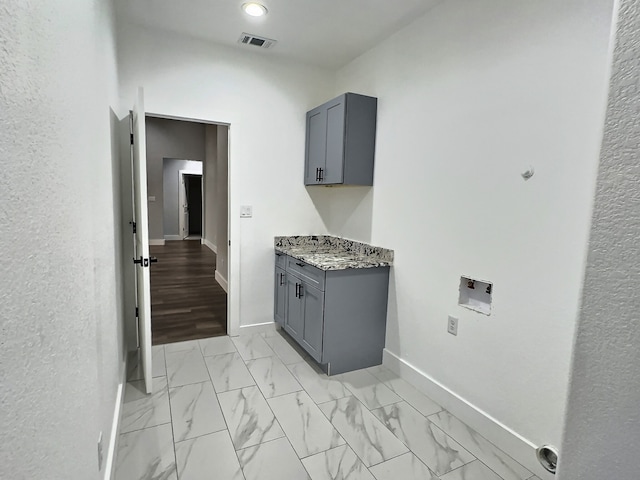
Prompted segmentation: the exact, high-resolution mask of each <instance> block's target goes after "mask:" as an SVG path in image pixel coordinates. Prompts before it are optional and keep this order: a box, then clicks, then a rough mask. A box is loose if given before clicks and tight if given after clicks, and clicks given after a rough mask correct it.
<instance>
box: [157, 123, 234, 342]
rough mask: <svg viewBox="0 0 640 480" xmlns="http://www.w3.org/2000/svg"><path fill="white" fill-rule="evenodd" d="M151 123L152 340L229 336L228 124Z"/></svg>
mask: <svg viewBox="0 0 640 480" xmlns="http://www.w3.org/2000/svg"><path fill="white" fill-rule="evenodd" d="M146 124H147V142H146V143H147V174H148V175H147V178H148V195H149V232H150V243H151V246H150V254H151V255H152V256H153V257H156V258H157V259H158V262H157V263H155V264H154V265H153V266H152V268H151V272H150V277H151V279H150V284H151V336H152V343H153V345H161V344H167V343H174V342H180V341H187V340H198V339H203V338H208V337H213V336H219V335H225V334H226V333H227V331H228V330H227V322H228V315H227V310H228V301H227V291H226V289H227V287H226V285H227V278H228V273H227V268H226V267H227V265H226V264H227V260H226V259H227V255H228V248H227V241H226V238H227V230H228V222H227V215H226V210H227V209H228V197H227V188H226V187H227V182H228V178H227V172H228V167H227V164H228V140H227V139H226V136H227V135H228V127H227V126H218V125H210V124H205V123H201V122H194V121H187V120H178V119H166V118H160V117H155V116H149V115H147V116H146ZM212 129H213V130H214V135H211V131H212ZM218 133H220V135H218ZM218 137H219V138H220V142H218ZM219 143H220V144H219ZM219 163H220V164H222V165H218V164H219ZM218 170H219V171H218ZM216 182H219V183H221V184H224V187H225V188H224V196H223V195H221V194H220V193H221V192H218V190H219V189H218V188H217V187H218V185H217V183H216ZM220 190H221V191H222V189H220ZM222 210H224V213H225V214H224V215H222V214H220V212H219V211H222ZM221 232H223V233H224V235H222V234H221ZM154 237H155V238H154ZM218 237H220V238H224V239H225V240H224V245H219V243H220V242H218V241H217V238H218Z"/></svg>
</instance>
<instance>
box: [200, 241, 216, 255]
mask: <svg viewBox="0 0 640 480" xmlns="http://www.w3.org/2000/svg"><path fill="white" fill-rule="evenodd" d="M202 243H203V244H204V245H206V246H207V247H209V249H210V250H211V251H212V252H213V253H215V254H216V255H217V254H218V247H216V246H215V245H214V244H213V243H211V242H210V241H209V240H207V239H206V238H203V239H202Z"/></svg>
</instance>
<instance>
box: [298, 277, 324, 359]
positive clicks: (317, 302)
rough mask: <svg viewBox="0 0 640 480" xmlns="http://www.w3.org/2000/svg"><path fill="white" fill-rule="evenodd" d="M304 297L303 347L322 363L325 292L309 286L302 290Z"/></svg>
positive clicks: (303, 286) (303, 287)
mask: <svg viewBox="0 0 640 480" xmlns="http://www.w3.org/2000/svg"><path fill="white" fill-rule="evenodd" d="M300 295H301V296H302V298H301V300H302V309H303V314H302V316H303V319H304V321H303V325H302V346H303V347H304V348H305V350H306V351H307V352H309V355H311V356H312V357H313V358H314V359H315V360H316V361H318V362H321V361H322V330H323V325H324V292H322V291H320V290H318V289H317V288H314V287H311V286H309V285H308V284H306V283H305V284H303V285H302V287H301V289H300Z"/></svg>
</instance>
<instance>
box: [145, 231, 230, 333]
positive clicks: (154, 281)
mask: <svg viewBox="0 0 640 480" xmlns="http://www.w3.org/2000/svg"><path fill="white" fill-rule="evenodd" d="M150 252H151V255H152V256H154V257H156V258H157V259H158V263H154V264H152V266H151V332H152V337H153V344H154V345H162V344H165V343H173V342H179V341H185V340H197V339H201V338H207V337H214V336H218V335H225V334H226V333H227V331H226V329H227V294H226V292H225V291H224V290H223V289H222V287H221V286H220V285H219V284H218V282H217V281H216V280H215V270H216V255H215V254H214V253H213V252H212V251H211V250H210V249H209V248H207V247H206V246H205V245H202V244H200V242H199V241H195V240H188V241H187V240H185V241H170V242H166V245H162V246H159V245H152V246H151V247H150Z"/></svg>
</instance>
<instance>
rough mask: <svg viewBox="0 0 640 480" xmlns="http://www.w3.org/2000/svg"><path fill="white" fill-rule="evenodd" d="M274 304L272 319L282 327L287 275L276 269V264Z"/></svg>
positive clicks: (278, 268) (285, 305)
mask: <svg viewBox="0 0 640 480" xmlns="http://www.w3.org/2000/svg"><path fill="white" fill-rule="evenodd" d="M274 284H275V303H274V308H273V318H274V320H275V321H276V323H278V325H280V326H281V327H284V312H285V311H286V307H287V274H286V273H285V271H284V269H283V268H280V267H278V265H277V264H276V278H275V282H274Z"/></svg>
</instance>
